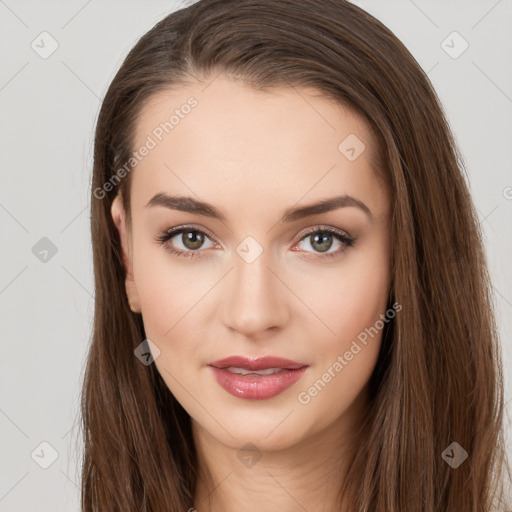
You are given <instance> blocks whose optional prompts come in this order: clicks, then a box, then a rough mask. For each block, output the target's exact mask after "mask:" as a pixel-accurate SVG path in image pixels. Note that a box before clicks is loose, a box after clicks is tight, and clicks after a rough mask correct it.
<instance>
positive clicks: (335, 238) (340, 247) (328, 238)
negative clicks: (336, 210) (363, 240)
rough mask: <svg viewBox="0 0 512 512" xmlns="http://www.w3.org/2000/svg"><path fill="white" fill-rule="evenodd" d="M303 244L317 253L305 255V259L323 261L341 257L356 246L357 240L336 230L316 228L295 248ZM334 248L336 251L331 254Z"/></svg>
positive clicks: (309, 231) (308, 232) (307, 233)
mask: <svg viewBox="0 0 512 512" xmlns="http://www.w3.org/2000/svg"><path fill="white" fill-rule="evenodd" d="M303 242H306V246H307V245H309V246H310V247H311V248H312V249H313V252H315V253H316V254H315V255H313V256H312V255H307V256H306V255H305V256H304V257H305V258H306V259H319V258H320V259H322V258H330V257H334V256H339V255H340V254H341V253H343V252H344V251H345V250H346V249H347V248H348V247H352V246H353V245H354V242H355V239H354V238H352V237H350V236H349V235H347V234H346V233H344V232H343V231H341V230H339V229H336V228H328V227H320V228H319V227H316V228H312V229H310V230H308V231H307V232H306V234H305V235H303V236H302V238H301V239H300V241H299V243H298V244H296V245H295V246H294V248H295V247H298V246H299V245H300V244H301V243H303ZM336 246H337V248H336ZM333 247H334V249H335V250H333V251H331V252H329V250H330V249H331V248H333ZM307 252H310V251H307Z"/></svg>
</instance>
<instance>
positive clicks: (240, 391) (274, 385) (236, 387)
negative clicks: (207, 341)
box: [208, 356, 308, 400]
mask: <svg viewBox="0 0 512 512" xmlns="http://www.w3.org/2000/svg"><path fill="white" fill-rule="evenodd" d="M208 366H209V367H210V368H211V370H212V372H213V374H214V377H215V379H216V381H217V383H218V384H219V385H220V386H221V387H222V388H223V389H225V390H226V391H227V392H228V393H230V394H231V395H233V396H236V397H238V398H245V399H248V400H265V399H268V398H272V397H274V396H276V395H278V394H280V393H282V392H283V391H285V390H286V389H288V388H289V387H290V386H292V385H293V384H294V383H295V382H297V381H298V380H299V379H300V378H301V377H302V375H303V374H304V372H305V370H306V369H307V367H308V365H306V364H304V363H297V362H296V361H291V360H290V359H284V358H282V357H273V356H265V357H259V358H255V359H253V358H248V357H244V356H231V357H227V358H225V359H219V360H218V361H213V362H211V363H209V364H208ZM229 367H236V368H243V369H244V370H246V371H257V370H267V369H269V368H280V369H281V371H279V372H278V373H275V374H272V375H255V374H249V375H241V374H238V373H234V372H232V371H230V370H228V369H227V368H229Z"/></svg>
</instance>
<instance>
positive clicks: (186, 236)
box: [182, 231, 204, 249]
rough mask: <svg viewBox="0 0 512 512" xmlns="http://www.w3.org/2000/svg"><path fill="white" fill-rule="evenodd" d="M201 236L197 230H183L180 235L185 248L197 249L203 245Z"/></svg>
mask: <svg viewBox="0 0 512 512" xmlns="http://www.w3.org/2000/svg"><path fill="white" fill-rule="evenodd" d="M203 238H204V237H203V235H202V233H199V232H198V231H184V232H183V235H182V241H183V245H185V247H186V248H187V249H199V248H200V247H201V245H203Z"/></svg>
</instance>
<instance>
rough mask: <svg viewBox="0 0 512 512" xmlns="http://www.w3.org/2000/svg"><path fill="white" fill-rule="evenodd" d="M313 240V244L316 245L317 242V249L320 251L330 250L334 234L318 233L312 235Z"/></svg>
mask: <svg viewBox="0 0 512 512" xmlns="http://www.w3.org/2000/svg"><path fill="white" fill-rule="evenodd" d="M311 240H312V242H311V245H312V246H313V247H315V244H317V245H316V247H315V249H317V250H318V251H319V252H325V251H328V250H329V249H330V248H331V246H332V235H330V234H319V233H317V234H315V235H312V236H311Z"/></svg>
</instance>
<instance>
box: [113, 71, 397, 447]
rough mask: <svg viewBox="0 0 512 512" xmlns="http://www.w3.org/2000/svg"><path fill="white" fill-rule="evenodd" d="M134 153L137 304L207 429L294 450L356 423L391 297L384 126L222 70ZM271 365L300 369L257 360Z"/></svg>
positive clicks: (146, 119)
mask: <svg viewBox="0 0 512 512" xmlns="http://www.w3.org/2000/svg"><path fill="white" fill-rule="evenodd" d="M191 97H193V99H191ZM172 116H173V117H172ZM165 123H167V124H165ZM143 147H145V148H146V149H145V150H144V149H140V148H143ZM134 150H137V151H138V156H137V163H136V166H135V168H134V169H133V170H132V171H131V173H132V176H131V179H132V189H131V211H132V214H131V217H132V226H131V231H128V230H127V227H126V222H125V215H124V210H123V208H122V204H121V202H120V201H119V200H116V201H115V202H114V204H113V207H112V214H113V217H114V219H115V222H116V225H117V227H118V229H119V231H120V234H121V238H122V242H123V248H124V253H125V257H126V268H127V293H128V296H129V300H130V304H131V307H132V309H133V310H134V311H137V312H141V314H142V318H143V322H144V327H145V333H146V336H147V338H148V339H149V340H151V342H152V343H153V344H154V345H153V346H154V347H155V346H156V347H157V348H158V350H155V356H156V359H155V363H154V364H156V366H157V369H158V371H159V372H160V374H161V376H162V377H163V379H164V381H165V382H166V384H167V386H168V387H169V389H170V390H171V391H172V393H173V394H174V396H175V397H176V398H177V399H178V401H179V402H180V403H181V404H182V406H183V407H184V408H185V409H186V410H187V412H188V413H189V414H190V416H191V417H192V419H193V425H194V427H195V428H196V429H197V430H196V431H200V432H202V433H203V434H204V435H207V436H209V437H213V438H215V439H216V440H217V441H219V442H221V443H223V444H225V445H228V446H230V447H233V448H235V447H238V448H239V447H242V446H243V445H245V444H246V443H248V442H250V443H252V444H253V445H255V446H256V447H257V448H258V449H278V448H285V447H290V446H292V445H294V444H296V443H299V442H301V441H305V440H306V439H307V438H308V437H310V436H314V435H315V434H321V435H324V434H325V432H328V431H329V430H328V429H329V428H331V429H333V428H336V429H337V431H338V430H339V429H340V428H343V426H345V427H347V428H348V426H349V425H350V424H351V423H352V424H355V423H354V422H356V421H357V420H356V416H357V414H356V413H357V411H360V410H361V409H360V406H361V404H363V403H364V401H365V390H366V384H367V382H368V379H369V377H370V375H371V373H372V370H373V369H374V366H375V363H376V360H377V355H378V351H379V347H380V343H381V335H382V326H383V325H384V322H383V321H382V319H383V318H384V315H385V313H386V306H387V300H388V296H389V289H390V225H389V210H390V195H389V191H388V190H387V189H386V188H385V187H384V186H383V185H382V184H381V183H380V182H379V181H378V180H377V178H376V177H375V175H374V172H373V170H372V169H371V167H370V163H369V162H370V161H371V160H370V159H371V157H372V154H373V151H374V150H375V146H374V140H373V139H372V138H371V136H370V133H369V132H368V130H367V127H366V124H365V123H364V122H363V121H362V120H361V118H359V117H358V116H355V115H353V114H352V113H351V112H350V111H348V110H346V109H344V108H342V107H341V106H339V105H338V104H336V103H334V102H332V101H330V100H328V99H326V98H325V97H322V96H321V95H320V94H319V93H318V92H316V91H314V90H311V89H303V88H302V89H301V88H297V89H294V88H284V87H283V88H279V89H274V90H273V91H272V92H271V93H269V92H257V91H255V90H253V89H251V88H250V87H248V86H246V85H243V84H241V83H239V82H238V83H235V82H233V81H230V80H229V79H228V78H226V77H225V76H223V75H220V76H218V77H217V78H216V79H214V80H213V82H212V83H210V85H208V86H206V85H205V84H204V83H201V84H195V85H189V86H186V87H185V86H183V87H181V88H176V89H173V90H171V91H166V92H165V93H159V94H158V95H155V96H153V97H152V99H151V100H150V101H149V103H148V104H147V105H146V106H145V108H144V109H143V111H142V114H141V116H140V118H139V120H138V124H137V129H136V137H135V146H134ZM173 198H174V199H173ZM179 198H185V199H179ZM335 198H338V199H337V202H333V204H331V206H330V207H329V206H326V207H325V208H321V207H314V208H312V207H311V205H314V204H317V203H320V202H324V201H327V202H329V201H333V200H335ZM206 203H207V204H208V205H209V206H208V205H206ZM176 228H184V232H179V231H176V232H174V233H169V230H171V229H176ZM175 251H179V253H176V252H175ZM140 341H141V342H142V341H143V340H140ZM150 346H151V345H150ZM233 356H234V357H237V358H240V359H235V360H231V361H229V360H225V359H226V358H230V357H233ZM269 357H273V358H283V359H286V360H287V361H286V362H285V361H279V360H275V359H274V360H272V359H262V360H261V361H257V362H254V359H259V358H269ZM222 360H225V361H222ZM141 364H142V363H141ZM227 368H230V369H227ZM263 370H265V371H263ZM326 429H327V430H326Z"/></svg>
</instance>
